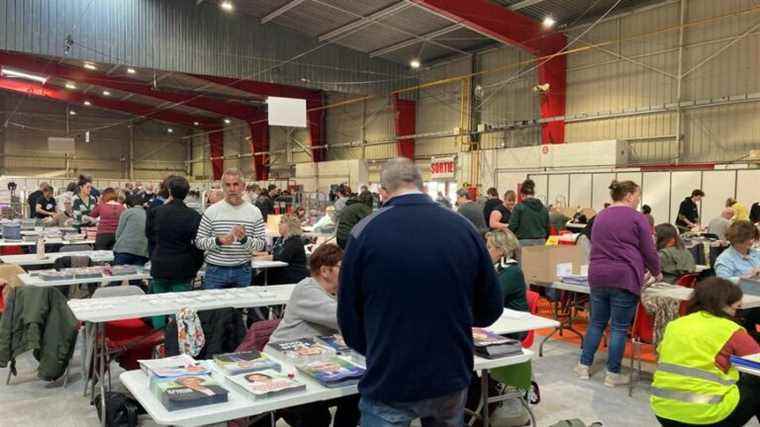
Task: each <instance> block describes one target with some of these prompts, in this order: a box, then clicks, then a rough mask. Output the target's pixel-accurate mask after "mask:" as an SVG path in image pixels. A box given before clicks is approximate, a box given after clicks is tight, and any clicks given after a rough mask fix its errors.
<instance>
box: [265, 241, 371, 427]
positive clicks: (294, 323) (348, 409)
mask: <svg viewBox="0 0 760 427" xmlns="http://www.w3.org/2000/svg"><path fill="white" fill-rule="evenodd" d="M342 259H343V250H342V249H341V248H339V247H338V245H335V244H333V243H326V244H323V245H322V246H320V247H318V248H317V249H316V250H315V251H314V252H313V253H312V254H311V257H310V258H309V270H310V271H311V276H310V277H307V278H305V279H303V280H301V281H300V282H299V283H298V284H297V285H296V287H295V288H294V289H293V293H292V294H291V295H290V300H289V301H288V304H287V305H286V306H285V314H284V315H283V317H282V321H281V322H280V324H279V326H278V327H277V329H276V330H275V331H274V333H272V336H271V337H270V339H269V342H272V343H277V342H285V341H293V340H297V339H301V338H310V337H315V336H325V335H334V334H339V333H340V329H339V327H338V300H337V298H336V295H337V293H338V284H339V280H338V278H339V276H340V265H341V261H342ZM331 406H337V407H338V410H337V411H336V412H335V420H334V422H333V424H332V425H333V426H334V427H356V426H357V425H358V424H359V418H360V414H359V396H358V395H354V396H349V397H345V398H342V399H336V400H333V401H327V402H317V403H311V404H308V405H303V406H298V407H295V408H289V409H287V410H285V411H283V418H285V421H286V422H287V423H288V425H290V426H293V427H328V426H330V422H331V419H332V416H331V415H330V410H329V408H330V407H331Z"/></svg>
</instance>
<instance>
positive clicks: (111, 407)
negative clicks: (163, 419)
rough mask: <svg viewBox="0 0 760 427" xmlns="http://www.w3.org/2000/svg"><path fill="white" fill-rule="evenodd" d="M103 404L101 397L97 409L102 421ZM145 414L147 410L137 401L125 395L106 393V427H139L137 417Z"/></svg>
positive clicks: (97, 402)
mask: <svg viewBox="0 0 760 427" xmlns="http://www.w3.org/2000/svg"><path fill="white" fill-rule="evenodd" d="M101 402H102V400H101V398H100V396H97V397H96V398H95V408H96V409H97V411H98V418H99V419H100V420H101V421H102V416H103V412H102V410H101V407H100V406H101ZM145 413H146V412H145V409H144V408H143V407H142V406H141V405H140V403H139V402H137V401H136V400H135V399H132V398H131V397H129V396H127V395H125V394H123V393H117V392H113V391H111V392H107V393H106V423H105V424H106V427H137V417H138V416H139V415H140V414H145Z"/></svg>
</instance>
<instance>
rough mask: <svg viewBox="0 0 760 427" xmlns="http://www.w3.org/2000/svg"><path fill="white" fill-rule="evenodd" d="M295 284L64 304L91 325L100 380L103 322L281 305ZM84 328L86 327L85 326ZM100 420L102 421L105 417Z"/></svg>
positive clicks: (84, 356) (106, 384) (107, 383)
mask: <svg viewBox="0 0 760 427" xmlns="http://www.w3.org/2000/svg"><path fill="white" fill-rule="evenodd" d="M295 286H296V285H277V286H269V287H267V288H263V287H260V286H250V287H247V288H231V289H209V290H199V291H189V292H169V293H164V294H150V295H130V296H119V297H104V298H88V299H73V300H69V302H68V305H69V308H70V309H71V311H72V313H73V314H74V317H76V318H77V320H80V321H82V322H85V323H89V324H92V325H93V326H94V329H95V330H94V333H93V337H94V339H93V342H94V344H93V348H92V358H93V360H98V361H99V363H98V369H97V370H96V371H97V372H95V376H96V377H97V378H100V379H104V378H106V377H105V375H106V362H105V361H106V343H105V324H106V322H110V321H114V320H125V319H134V318H140V317H150V316H160V315H166V314H173V313H176V312H177V311H179V310H180V309H181V308H192V309H194V310H196V311H204V310H213V309H218V308H227V307H232V308H251V307H265V306H270V305H283V304H286V303H287V302H288V300H290V294H291V293H293V288H295ZM84 330H85V331H86V330H87V328H86V327H85V328H84ZM86 343H87V339H85V345H86ZM88 356H89V352H88V351H87V349H84V350H83V351H82V366H83V367H84V366H86V359H88ZM109 375H110V374H109ZM88 383H90V382H89V381H85V383H84V390H85V393H86V392H87V386H88ZM110 383H111V382H110V381H105V380H100V381H98V384H99V388H100V396H101V399H105V396H106V394H105V393H106V389H108V391H110ZM91 385H92V389H91V396H93V397H94V392H95V390H94V388H95V382H91ZM103 403H104V402H101V408H103V407H105V406H104V405H103ZM101 419H102V420H105V417H102V418H101Z"/></svg>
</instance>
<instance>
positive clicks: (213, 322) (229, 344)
mask: <svg viewBox="0 0 760 427" xmlns="http://www.w3.org/2000/svg"><path fill="white" fill-rule="evenodd" d="M198 318H199V319H200V320H201V328H203V335H204V337H205V338H206V344H205V345H204V346H203V348H202V349H201V352H200V353H198V355H197V356H195V357H196V358H197V359H198V360H201V359H211V358H213V357H214V356H215V355H217V354H224V353H232V352H234V351H235V350H236V349H237V347H238V346H239V345H240V343H241V342H243V338H245V332H246V331H245V323H243V316H242V315H241V312H240V310H237V309H234V308H220V309H216V310H207V311H200V312H198ZM165 336H166V340H165V343H164V345H165V346H166V355H167V356H177V355H179V342H177V322H176V320H174V318H173V316H172V320H171V321H170V322H169V323H167V324H166V331H165Z"/></svg>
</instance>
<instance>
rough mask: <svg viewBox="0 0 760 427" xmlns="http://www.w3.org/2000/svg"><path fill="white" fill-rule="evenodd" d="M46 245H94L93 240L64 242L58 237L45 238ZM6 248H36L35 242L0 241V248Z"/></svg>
mask: <svg viewBox="0 0 760 427" xmlns="http://www.w3.org/2000/svg"><path fill="white" fill-rule="evenodd" d="M44 240H45V244H46V245H94V244H95V241H94V240H64V239H62V238H60V237H45V239H44ZM8 246H37V241H36V240H5V239H0V247H8Z"/></svg>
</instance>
